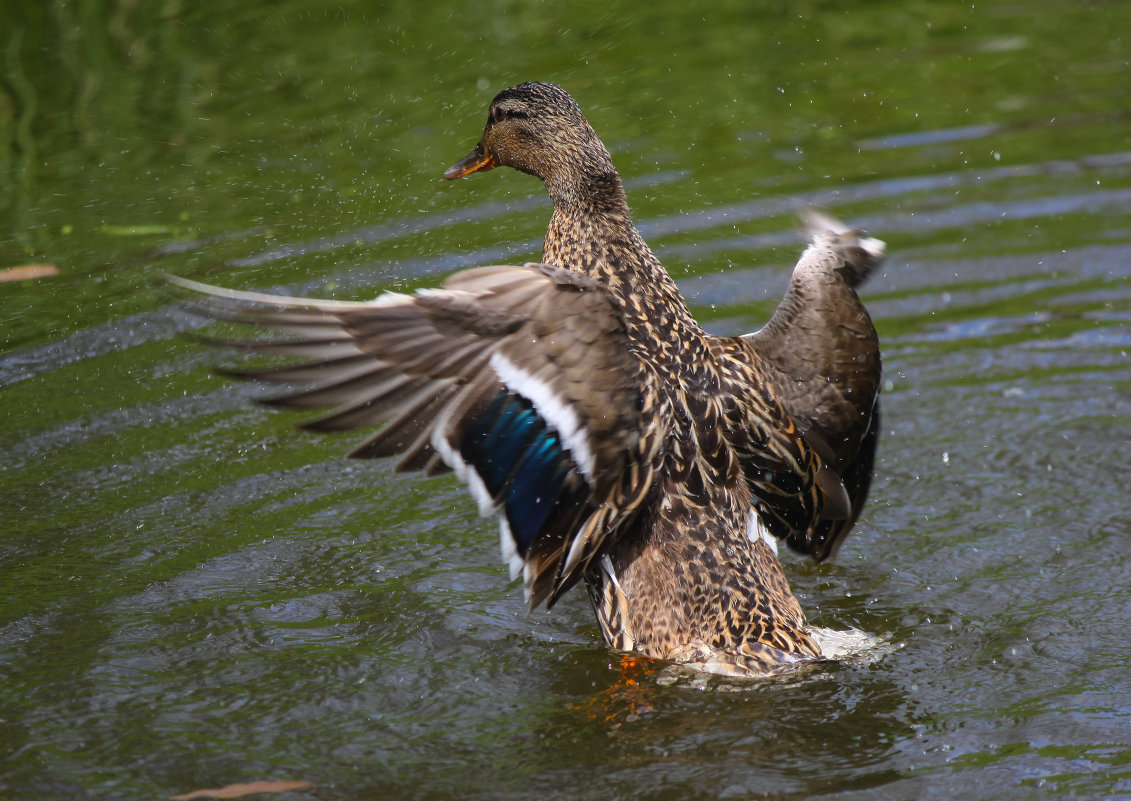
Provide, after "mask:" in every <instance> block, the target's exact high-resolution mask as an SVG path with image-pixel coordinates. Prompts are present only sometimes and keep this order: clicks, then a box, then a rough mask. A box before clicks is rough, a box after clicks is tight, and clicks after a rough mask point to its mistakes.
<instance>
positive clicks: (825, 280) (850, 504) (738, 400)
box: [176, 83, 882, 675]
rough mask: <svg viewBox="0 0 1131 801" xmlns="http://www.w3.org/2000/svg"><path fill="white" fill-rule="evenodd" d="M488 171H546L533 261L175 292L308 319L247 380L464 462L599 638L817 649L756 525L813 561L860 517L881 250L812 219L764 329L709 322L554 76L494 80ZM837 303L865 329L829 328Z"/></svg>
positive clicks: (534, 569) (213, 305) (525, 551)
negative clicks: (300, 289)
mask: <svg viewBox="0 0 1131 801" xmlns="http://www.w3.org/2000/svg"><path fill="white" fill-rule="evenodd" d="M495 166H510V167H514V168H516V169H519V170H522V171H524V172H528V173H531V174H533V175H536V176H537V177H539V178H540V179H541V180H542V181H543V183H544V184H545V185H546V188H547V190H548V191H549V193H550V196H551V198H552V199H553V201H554V212H553V217H552V218H551V221H550V225H549V228H548V230H547V235H546V242H545V249H544V253H543V262H544V263H543V264H539V265H526V266H524V267H487V268H481V269H478V270H470V271H467V272H464V273H458V274H456V275H454V276H453V277H451V278H450V279H449V280H448V282H447V283H446V285H445V287H444V289H442V290H432V291H424V292H420V293H418V294H416V295H413V296H405V295H395V294H389V295H385V296H382V297H381V298H379V299H377V300H376V301H372V302H368V303H341V302H330V301H314V300H306V299H289V298H278V297H273V296H267V295H260V294H257V293H241V292H231V291H227V290H220V289H216V288H213V287H206V286H204V285H201V284H195V283H193V282H187V281H183V280H180V279H177V280H176V283H178V284H180V285H181V286H183V287H185V288H188V289H192V290H197V291H199V292H203V293H205V294H206V296H207V297H206V299H205V300H204V301H203V302H204V303H205V304H206V306H207V307H208V308H209V313H211V314H213V315H214V316H221V317H226V318H229V319H238V320H242V321H246V322H253V323H258V324H263V325H268V326H272V327H275V328H278V329H282V330H285V331H288V332H290V333H292V334H295V335H297V336H295V337H294V338H291V339H288V340H283V341H277V342H268V343H264V342H262V341H259V342H253V343H251V344H250V345H249V347H252V348H254V349H259V350H268V351H271V352H277V353H290V354H294V355H301V356H304V357H306V359H307V361H306V362H304V363H303V364H300V365H297V366H288V367H283V368H270V369H267V370H259V371H251V372H250V373H249V374H250V375H254V376H256V377H258V378H261V379H265V380H270V381H282V382H291V381H302V382H307V383H308V386H307V387H306V388H305V389H303V390H300V391H298V392H291V393H288V394H286V395H283V396H282V397H280V398H277V399H274V402H276V403H281V404H284V405H291V406H300V407H304V408H309V407H330V408H332V409H333V411H332V412H331V413H330V414H328V415H326V416H324V417H322V418H320V419H319V420H316V421H313V422H312V423H308V424H307V425H308V427H313V428H322V429H325V428H335V429H340V428H357V427H361V426H365V425H370V424H373V423H377V422H384V423H385V426H384V427H383V428H382V429H381V430H380V431H378V432H377V433H376V434H375V435H374V436H372V437H371V438H370V439H369V440H367V441H366V442H365V443H363V444H362V445H361V446H360V447H359V448H358V449H357V450H356V451H355V452H354V455H356V456H366V457H373V456H387V455H393V454H400V455H401V457H402V458H401V461H400V463H399V465H398V467H399V468H400V469H424V470H427V471H429V472H437V471H439V470H442V469H445V465H446V467H448V468H452V469H454V470H455V471H456V473H457V475H459V477H460V478H462V479H463V480H465V481H466V482H467V483H468V485H469V488H470V489H471V491H472V493H473V495H474V496H475V497H476V499H477V500H478V501H479V503H480V508H481V510H482V511H483V512H484V513H494V514H496V515H497V516H498V517H499V520H500V529H501V542H502V545H503V550H504V555H505V556H506V558H507V560H508V562H509V563H510V565H511V569H512V574H513V575H516V576H517V575H518V574H521V575H522V576H523V580H524V587H525V590H526V592H527V594H528V598H529V601H530V604H531V606H532V607H533V606H536V605H538V604H539V603H543V602H545V603H546V604H547V606H549V605H552V604H553V603H554V601H555V600H556V599H557V598H558V597H559V596H560V595H561V593H563V592H564V591H566V590H567V589H569V588H570V587H571V586H573V585H574V584H575V583H576V582H577V581H579V580H582V579H584V581H585V584H586V585H587V588H588V590H589V593H590V597H591V599H592V601H593V605H594V608H595V610H596V612H597V618H598V621H599V623H600V626H601V630H602V632H603V634H604V637H605V639H606V641H607V642H608V643H609V645H611V646H612V647H614V648H617V649H620V650H624V651H635V652H639V653H641V654H644V655H646V656H650V657H657V658H663V659H670V660H674V661H677V662H681V663H686V664H690V665H695V666H698V667H700V668H702V669H705V670H710V671H714V672H722V673H728V674H734V675H760V674H765V673H770V672H774V671H776V670H780V669H782V668H784V667H787V666H789V665H792V664H795V663H797V662H799V661H805V660H811V659H814V658H819V657H820V655H821V654H820V650H819V648H818V647H817V645H816V644H815V643H814V642H813V640H812V638H811V637H810V636H809V634H808V632H807V624H806V621H805V616H804V614H803V612H802V610H801V607H800V605H799V604H798V603H797V600H796V599H795V598H794V596H793V594H792V593H791V592H790V589H789V586H788V583H787V582H786V579H785V576H784V574H783V572H782V568H781V565H780V563H779V562H778V560H777V557H776V556H775V554H774V551H773V550H772V549H771V547H770V545H769V544H768V542H770V536H769V535H770V534H772V535H776V536H777V537H781V538H784V539H786V541H787V542H788V543H790V545H791V546H792V547H794V548H797V549H799V550H802V551H804V552H808V553H811V554H813V555H814V556H815V557H816V558H818V559H822V558H825V557H826V556H827V555H828V554H829V552H830V551H831V550H832V548H833V547H834V546H835V545H836V544H837V543H838V542H839V540H840V539H841V538H842V537H843V535H844V534H845V533H847V530H848V529H849V528H850V527H851V525H852V523H853V522H854V521H855V518H856V516H857V515H858V514H859V511H860V506H861V505H862V503H863V499H864V494H865V493H866V490H867V477H868V476H870V473H871V470H870V468H871V449H872V448H874V444H875V442H874V439H875V435H874V430H875V426H874V424H873V423H872V420H873V418H872V416H871V415H872V408H873V405H874V399H875V395H876V391H877V386H878V379H879V355H878V348H877V346H876V342H875V333H874V331H873V330H872V329H871V323H870V320H868V319H867V313H866V312H863V314H862V316H861V315H860V313H859V312H860V311H862V309H863V307H862V306H861V305H860V304H859V299H858V298H856V296H855V292H854V291H853V290H852V286H854V285H855V282H852V283H849V284H848V285H847V289H848V293H847V294H846V293H845V292H844V289H843V286H842V285H843V284H845V280H844V278H843V277H842V274H843V273H845V270H847V271H848V273H849V274H851V275H855V274H856V273H853V272H852V271H853V270H855V271H858V272H859V273H861V274H866V273H867V271H868V270H869V269H871V267H872V266H873V265H874V264H875V263H876V262H877V261H878V259H879V257H880V255H881V253H882V249H877V247H876V246H871V247H869V246H868V245H867V243H868V242H872V243H874V242H875V240H860V239H859V237H857V236H856V235H855V234H854V233H852V232H847V231H836V230H832V229H831V228H830V227H829V226H828V225H826V226H825V228H826V229H829V230H827V231H825V232H823V233H820V234H817V235H815V236H814V242H813V244H812V245H811V247H810V248H809V250H807V251H806V257H803V259H802V262H801V264H799V265H798V268H797V271H796V272H795V276H794V283H793V284H792V285H791V289H790V293H789V294H788V295H787V298H786V300H785V301H783V304H782V307H781V308H780V309H779V311H778V313H777V314H776V315H775V316H774V318H773V320H772V321H771V323H770V324H769V325H767V327H766V328H765V329H763V330H762V331H760V332H758V333H755V334H751V335H749V336H747V337H726V338H720V337H713V336H710V335H708V334H706V333H705V332H704V331H703V330H702V328H701V327H700V326H699V325H698V324H697V323H696V322H695V320H694V319H693V318H692V316H691V314H690V313H689V311H688V310H687V307H686V305H685V303H684V301H683V298H682V296H681V295H680V293H679V290H678V289H677V287H676V285H675V282H674V281H672V279H671V278H670V277H669V276H668V274H667V272H666V271H665V270H664V269H663V267H662V266H661V265H660V263H659V261H658V260H657V259H656V257H655V256H654V255H653V254H652V251H651V250H650V249H649V247H648V245H647V244H646V243H645V242H644V240H643V239H642V238H641V237H640V234H639V233H638V231H637V230H636V227H635V226H634V225H633V223H632V220H631V217H630V215H629V211H628V205H627V202H626V199H625V195H624V189H623V186H622V184H621V181H620V177H619V176H618V174H617V172H616V170H615V169H614V167H613V164H612V160H611V158H610V157H609V154H608V151H607V150H606V149H605V147H604V146H603V145H602V144H601V142H600V140H599V139H598V138H597V136H596V134H595V133H594V132H593V129H592V128H591V127H590V126H589V124H588V122H586V120H585V118H584V116H583V115H582V114H581V111H580V109H579V108H578V106H577V104H576V103H575V102H574V101H573V99H572V98H571V97H570V96H569V95H568V94H567V93H566V92H565V91H564V90H562V89H560V88H559V87H557V86H554V85H552V84H544V83H532V84H523V85H521V86H517V87H514V88H512V89H508V90H506V91H504V92H502V93H500V94H499V95H498V96H497V97H496V98H495V100H494V101H493V102H492V104H491V110H490V114H489V117H488V122H487V126H486V128H485V130H484V133H483V136H482V138H481V140H480V142H479V144H478V145H477V146H476V148H475V151H474V152H473V153H472V154H471V155H470V156H468V157H467V158H466V159H464V160H462V161H461V162H459V163H457V164H456V165H454V166H453V167H452V168H450V169H449V170H448V171H447V173H445V175H446V177H448V178H459V177H462V176H464V175H467V174H469V173H471V172H476V171H482V170H486V169H491V168H493V167H495ZM862 243H864V244H862ZM842 268H843V269H842ZM811 298H816V299H817V301H814V305H812V306H811V307H810V306H809V305H807V304H809V302H810V299H811ZM826 301H828V302H826ZM853 303H855V306H853V305H852V304H853ZM846 309H847V311H848V313H849V314H850V315H854V317H853V319H855V320H856V321H857V323H856V329H853V330H857V329H858V333H859V336H857V335H855V334H853V335H851V336H847V337H846V336H840V335H839V334H836V333H835V332H833V334H832V335H830V334H829V332H828V331H827V330H826V329H831V328H835V327H836V326H839V325H840V318H841V317H842V316H843V315H844V314H845V310H846ZM869 332H870V333H869ZM794 339H796V342H797V344H798V347H797V348H795V349H794V350H796V354H793V353H792V352H791V341H793V340H794ZM825 351H828V352H825ZM794 355H800V356H801V357H802V358H800V360H798V359H795V358H793V357H794ZM828 365H832V366H833V367H834V368H835V369H834V370H833V371H831V372H829V371H827V370H826V367H827V366H828ZM857 367H858V368H859V369H857ZM830 383H831V384H832V385H833V388H832V389H829V388H828V387H826V385H827V384H830ZM809 397H811V398H814V399H815V401H814V404H810V403H809V401H808V400H807V398H809ZM830 400H831V401H835V402H836V403H834V404H833V405H832V406H826V402H828V401H830ZM807 436H811V437H812V441H810V439H808V438H807ZM842 477H843V478H845V479H850V480H849V486H848V491H847V492H846V489H845V486H844V484H843V483H842Z"/></svg>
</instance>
